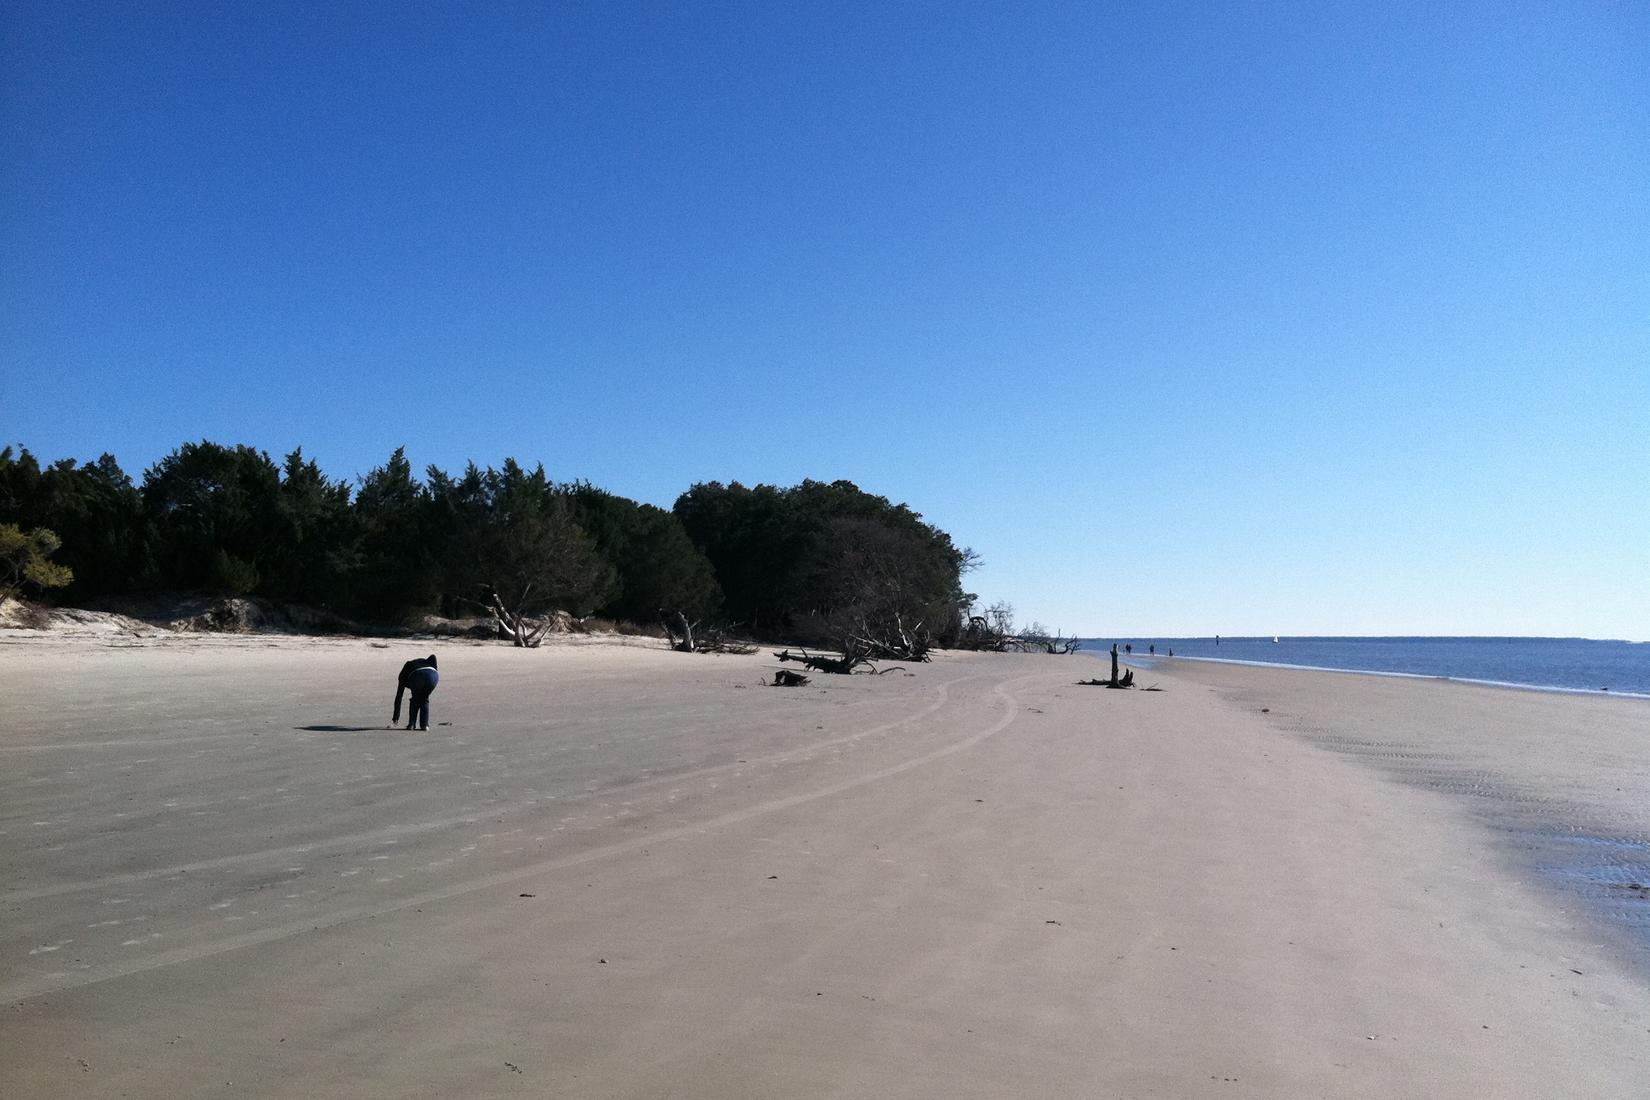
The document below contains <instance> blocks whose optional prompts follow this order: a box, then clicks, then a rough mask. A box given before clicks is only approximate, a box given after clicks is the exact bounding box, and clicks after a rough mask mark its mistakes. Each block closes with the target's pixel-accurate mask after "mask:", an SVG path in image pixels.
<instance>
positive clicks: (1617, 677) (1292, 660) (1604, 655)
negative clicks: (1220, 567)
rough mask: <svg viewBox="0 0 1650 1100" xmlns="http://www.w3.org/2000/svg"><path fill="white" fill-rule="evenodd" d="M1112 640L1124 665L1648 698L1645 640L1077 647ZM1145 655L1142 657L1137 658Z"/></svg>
mask: <svg viewBox="0 0 1650 1100" xmlns="http://www.w3.org/2000/svg"><path fill="white" fill-rule="evenodd" d="M1113 641H1116V642H1117V644H1118V649H1119V651H1121V650H1122V647H1123V646H1124V645H1132V646H1133V647H1134V652H1133V654H1131V655H1130V657H1131V663H1134V664H1137V665H1148V666H1149V662H1150V656H1151V654H1150V648H1151V647H1153V646H1155V647H1156V648H1157V655H1158V656H1164V655H1166V654H1167V653H1168V652H1169V651H1170V650H1173V651H1174V655H1175V656H1176V657H1199V658H1204V659H1208V660H1217V661H1236V662H1245V663H1253V664H1265V665H1290V666H1294V667H1297V668H1323V669H1339V670H1343V671H1347V672H1387V673H1401V674H1406V675H1411V676H1440V677H1446V678H1448V679H1451V680H1475V681H1480V682H1483V683H1492V684H1513V685H1517V686H1519V687H1536V688H1549V689H1551V688H1557V689H1562V690H1566V691H1609V692H1612V693H1620V694H1631V695H1647V696H1650V643H1645V642H1603V641H1594V640H1591V639H1586V638H1278V639H1277V640H1276V641H1274V640H1273V639H1271V638H1225V637H1223V638H1221V639H1220V641H1219V643H1218V644H1217V643H1216V641H1215V639H1214V638H1116V639H1112V638H1106V639H1103V640H1102V639H1089V640H1085V642H1084V645H1083V652H1086V653H1090V654H1092V655H1094V656H1098V657H1104V656H1106V655H1107V653H1108V652H1109V651H1110V649H1111V644H1112V642H1113ZM1142 658H1145V660H1142Z"/></svg>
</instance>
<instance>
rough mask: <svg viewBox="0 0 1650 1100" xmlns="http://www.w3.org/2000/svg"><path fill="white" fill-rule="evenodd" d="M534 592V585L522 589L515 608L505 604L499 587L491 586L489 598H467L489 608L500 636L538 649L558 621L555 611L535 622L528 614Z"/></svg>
mask: <svg viewBox="0 0 1650 1100" xmlns="http://www.w3.org/2000/svg"><path fill="white" fill-rule="evenodd" d="M532 594H533V586H532V585H530V584H529V585H528V586H527V587H526V588H524V589H522V592H521V599H520V600H518V601H516V607H515V610H511V609H510V608H509V607H508V606H506V605H505V603H504V600H503V599H502V598H501V597H500V596H499V594H498V589H496V588H491V587H489V588H488V589H487V596H488V598H487V599H486V600H485V601H483V600H465V602H466V603H473V604H477V605H479V606H481V607H484V608H486V609H487V613H488V614H489V615H491V616H492V617H493V623H494V624H495V625H496V626H497V627H498V633H499V637H501V638H506V639H508V640H509V641H510V643H511V644H512V645H514V646H516V647H517V648H520V649H537V648H538V647H539V643H540V642H542V641H544V636H545V635H546V634H548V633H550V628H551V627H552V626H554V625H555V623H556V616H555V615H554V614H553V613H546V615H545V616H544V618H543V619H542V620H540V621H539V622H537V623H535V622H534V621H533V620H532V619H531V618H529V617H528V616H527V613H526V610H525V609H526V607H527V606H528V598H529V597H530V596H532Z"/></svg>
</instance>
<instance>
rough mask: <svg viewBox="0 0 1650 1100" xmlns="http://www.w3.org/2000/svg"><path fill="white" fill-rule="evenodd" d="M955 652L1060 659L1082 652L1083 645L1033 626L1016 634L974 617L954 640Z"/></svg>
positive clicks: (1077, 640) (989, 621)
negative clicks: (1026, 654) (956, 649)
mask: <svg viewBox="0 0 1650 1100" xmlns="http://www.w3.org/2000/svg"><path fill="white" fill-rule="evenodd" d="M957 648H958V649H971V650H976V651H984V652H987V653H1052V654H1056V655H1061V654H1066V653H1076V652H1077V651H1078V650H1079V649H1082V648H1083V641H1082V639H1080V638H1067V637H1065V636H1064V635H1063V634H1058V633H1056V634H1054V635H1049V634H1046V633H1043V632H1042V630H1041V628H1040V627H1038V626H1037V624H1035V623H1033V624H1032V625H1031V627H1030V628H1028V629H1027V630H1026V631H1024V632H1022V633H1018V634H1016V633H1015V632H1014V631H1013V630H1009V629H1004V628H1002V627H1001V626H993V625H992V622H991V620H989V619H987V618H986V617H985V616H984V615H973V616H970V617H969V620H968V625H967V626H966V627H964V628H963V632H962V636H961V637H960V638H958V639H957Z"/></svg>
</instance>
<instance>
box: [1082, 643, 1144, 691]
mask: <svg viewBox="0 0 1650 1100" xmlns="http://www.w3.org/2000/svg"><path fill="white" fill-rule="evenodd" d="M1077 683H1078V685H1079V686H1081V687H1104V688H1131V687H1133V686H1134V669H1132V668H1130V669H1124V670H1123V675H1121V676H1119V675H1118V674H1117V646H1115V645H1113V646H1112V647H1111V679H1110V680H1079V681H1077Z"/></svg>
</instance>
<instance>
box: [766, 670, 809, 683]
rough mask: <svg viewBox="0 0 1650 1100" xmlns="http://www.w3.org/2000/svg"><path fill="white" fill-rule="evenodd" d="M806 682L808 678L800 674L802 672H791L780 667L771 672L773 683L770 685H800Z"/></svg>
mask: <svg viewBox="0 0 1650 1100" xmlns="http://www.w3.org/2000/svg"><path fill="white" fill-rule="evenodd" d="M806 683H808V678H807V677H806V676H804V675H802V673H800V672H792V671H791V670H790V669H786V668H782V669H779V670H778V671H777V672H775V673H774V674H773V683H772V684H771V685H770V686H771V687H801V686H802V685H804V684H806Z"/></svg>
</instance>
